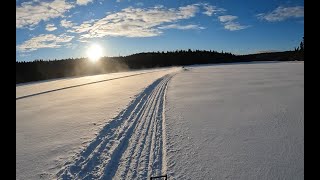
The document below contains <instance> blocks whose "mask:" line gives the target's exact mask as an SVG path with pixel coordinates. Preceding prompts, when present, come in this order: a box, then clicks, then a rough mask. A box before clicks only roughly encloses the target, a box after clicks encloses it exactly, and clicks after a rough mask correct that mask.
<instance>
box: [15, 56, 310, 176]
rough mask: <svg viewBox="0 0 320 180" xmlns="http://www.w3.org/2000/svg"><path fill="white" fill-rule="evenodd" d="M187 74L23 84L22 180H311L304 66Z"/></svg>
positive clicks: (19, 96) (19, 98)
mask: <svg viewBox="0 0 320 180" xmlns="http://www.w3.org/2000/svg"><path fill="white" fill-rule="evenodd" d="M186 69H187V70H183V69H182V68H163V69H159V70H156V71H154V70H148V71H136V72H127V73H117V74H107V75H98V76H90V77H81V78H69V79H61V80H56V81H48V82H42V83H30V84H25V85H18V86H17V87H16V115H17V120H16V124H17V125H16V168H17V169H16V177H17V179H55V178H58V179H111V178H113V179H148V178H149V177H150V176H156V175H161V174H162V175H163V174H168V178H169V179H211V178H212V179H222V178H227V179H257V178H259V179H303V177H304V164H303V161H304V149H303V145H304V130H303V129H304V116H303V115H304V95H303V93H304V64H303V63H291V62H289V63H244V64H233V65H231V64H229V65H206V66H191V67H187V68H186ZM140 73H145V74H140ZM121 77H123V78H121ZM114 78H117V79H114ZM112 79H113V80H112Z"/></svg>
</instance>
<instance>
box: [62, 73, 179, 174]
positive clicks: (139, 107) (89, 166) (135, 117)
mask: <svg viewBox="0 0 320 180" xmlns="http://www.w3.org/2000/svg"><path fill="white" fill-rule="evenodd" d="M173 76H174V74H167V75H165V76H163V77H161V78H159V79H157V80H156V81H154V82H153V83H152V84H151V85H149V86H148V87H146V88H145V89H144V90H143V91H142V92H141V93H140V94H138V95H137V96H136V98H135V99H134V100H132V101H131V102H130V104H129V105H128V106H127V108H126V109H124V110H123V111H121V112H120V113H119V115H118V116H116V117H115V118H113V120H111V121H110V122H108V123H107V124H106V125H105V126H104V127H103V129H102V130H101V131H100V132H99V134H98V135H97V136H96V138H95V139H94V140H93V141H91V142H90V144H89V145H88V146H87V147H86V148H85V149H83V150H82V151H81V152H80V153H79V154H76V155H75V156H74V157H72V159H71V161H69V162H66V163H65V164H64V167H63V168H62V169H61V170H60V171H59V172H58V173H57V178H58V179H149V178H150V176H159V175H163V174H166V169H167V167H166V165H167V162H166V148H165V146H166V139H165V138H166V136H165V122H164V105H165V103H164V101H165V94H166V89H167V85H168V82H169V81H170V79H171V78H172V77H173Z"/></svg>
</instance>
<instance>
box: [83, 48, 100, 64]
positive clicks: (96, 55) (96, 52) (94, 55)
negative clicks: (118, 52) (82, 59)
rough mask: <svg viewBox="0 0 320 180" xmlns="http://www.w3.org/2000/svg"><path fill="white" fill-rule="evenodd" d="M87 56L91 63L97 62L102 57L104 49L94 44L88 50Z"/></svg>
mask: <svg viewBox="0 0 320 180" xmlns="http://www.w3.org/2000/svg"><path fill="white" fill-rule="evenodd" d="M87 56H88V58H89V60H90V61H92V62H96V61H97V60H99V59H100V58H101V56H102V48H101V46H100V45H98V44H93V45H91V46H90V47H89V48H88V49H87Z"/></svg>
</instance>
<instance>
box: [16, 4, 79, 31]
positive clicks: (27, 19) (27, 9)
mask: <svg viewBox="0 0 320 180" xmlns="http://www.w3.org/2000/svg"><path fill="white" fill-rule="evenodd" d="M73 7H74V5H72V4H70V3H68V2H65V0H54V1H52V2H38V1H31V2H24V3H22V4H21V6H17V7H16V28H25V27H28V28H32V27H34V26H36V25H37V24H38V23H39V22H40V21H48V20H49V19H52V18H56V17H63V14H64V13H65V12H67V11H68V10H69V9H71V8H73Z"/></svg>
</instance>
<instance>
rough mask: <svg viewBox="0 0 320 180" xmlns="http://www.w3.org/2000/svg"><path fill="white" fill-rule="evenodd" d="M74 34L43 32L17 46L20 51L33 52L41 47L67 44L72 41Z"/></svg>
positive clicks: (55, 46)
mask: <svg viewBox="0 0 320 180" xmlns="http://www.w3.org/2000/svg"><path fill="white" fill-rule="evenodd" d="M72 39H73V36H68V35H66V34H61V35H59V36H56V35H53V34H41V35H39V36H36V37H33V38H31V39H29V40H27V41H25V42H24V43H22V44H20V45H18V46H17V50H18V51H20V52H31V51H35V50H37V49H41V48H58V47H61V46H65V45H66V43H68V42H70V41H71V40H72Z"/></svg>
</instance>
